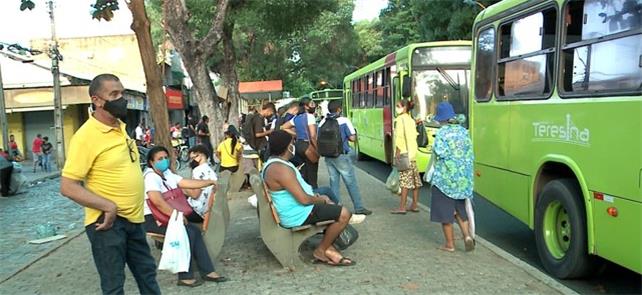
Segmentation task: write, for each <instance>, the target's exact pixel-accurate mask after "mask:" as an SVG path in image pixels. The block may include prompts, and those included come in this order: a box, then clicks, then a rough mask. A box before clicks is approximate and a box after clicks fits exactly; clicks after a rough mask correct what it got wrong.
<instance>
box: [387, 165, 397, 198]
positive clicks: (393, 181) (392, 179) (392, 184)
mask: <svg viewBox="0 0 642 295" xmlns="http://www.w3.org/2000/svg"><path fill="white" fill-rule="evenodd" d="M386 187H387V188H388V189H389V190H390V191H391V192H393V193H395V194H396V193H398V192H399V171H398V170H397V168H395V167H392V171H390V175H388V179H386Z"/></svg>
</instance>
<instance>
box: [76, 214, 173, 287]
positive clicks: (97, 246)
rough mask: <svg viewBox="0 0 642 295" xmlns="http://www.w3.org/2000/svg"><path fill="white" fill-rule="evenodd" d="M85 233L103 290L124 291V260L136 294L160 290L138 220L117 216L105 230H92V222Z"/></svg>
mask: <svg viewBox="0 0 642 295" xmlns="http://www.w3.org/2000/svg"><path fill="white" fill-rule="evenodd" d="M101 218H102V217H101ZM99 220H101V219H99ZM85 233H86V234H87V237H88V238H89V242H90V243H91V252H92V254H93V256H94V263H95V264H96V269H97V270H98V274H99V275H100V288H101V289H102V291H103V294H124V290H123V284H124V283H125V263H127V266H129V270H131V272H132V274H133V275H134V278H135V279H136V284H137V285H138V291H139V292H140V294H160V293H161V292H160V288H159V287H158V283H157V282H156V262H155V261H154V258H153V257H152V255H151V254H150V251H149V246H148V245H147V240H146V238H145V231H144V230H143V224H142V223H131V222H129V221H128V220H127V219H125V218H122V217H117V218H116V220H115V221H114V225H113V226H112V228H110V229H109V230H106V231H96V224H95V223H92V224H90V225H87V226H86V227H85Z"/></svg>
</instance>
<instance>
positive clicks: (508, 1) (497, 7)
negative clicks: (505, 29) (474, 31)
mask: <svg viewBox="0 0 642 295" xmlns="http://www.w3.org/2000/svg"><path fill="white" fill-rule="evenodd" d="M543 2H545V0H503V1H500V2H497V3H495V4H493V5H491V6H488V7H487V8H486V9H484V10H482V11H481V12H480V13H479V14H478V15H477V17H476V18H475V24H477V23H479V22H482V21H484V20H487V19H492V18H494V17H496V16H497V15H499V14H501V13H502V12H504V11H506V10H509V9H511V8H515V7H517V6H520V5H522V4H526V3H528V4H529V5H536V4H537V3H543Z"/></svg>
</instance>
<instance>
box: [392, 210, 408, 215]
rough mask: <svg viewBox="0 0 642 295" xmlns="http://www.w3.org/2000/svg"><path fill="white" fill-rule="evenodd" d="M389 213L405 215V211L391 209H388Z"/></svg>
mask: <svg viewBox="0 0 642 295" xmlns="http://www.w3.org/2000/svg"><path fill="white" fill-rule="evenodd" d="M390 214H399V215H406V211H401V210H392V211H390Z"/></svg>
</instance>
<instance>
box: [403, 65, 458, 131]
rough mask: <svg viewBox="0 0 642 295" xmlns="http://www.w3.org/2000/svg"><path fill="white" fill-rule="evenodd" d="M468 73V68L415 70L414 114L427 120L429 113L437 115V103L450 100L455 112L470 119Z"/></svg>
mask: <svg viewBox="0 0 642 295" xmlns="http://www.w3.org/2000/svg"><path fill="white" fill-rule="evenodd" d="M468 75H469V71H468V70H461V69H442V68H437V69H434V70H415V71H413V75H412V76H413V88H414V94H413V100H414V102H415V108H414V109H413V116H414V117H415V118H417V119H421V120H426V121H427V120H428V116H429V115H435V113H436V110H437V104H439V103H440V102H442V101H449V102H450V104H452V106H453V108H454V109H455V113H457V114H464V115H465V116H466V119H468V95H467V93H468V92H467V89H466V88H467V87H468V84H469V83H468ZM466 121H468V120H466Z"/></svg>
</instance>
